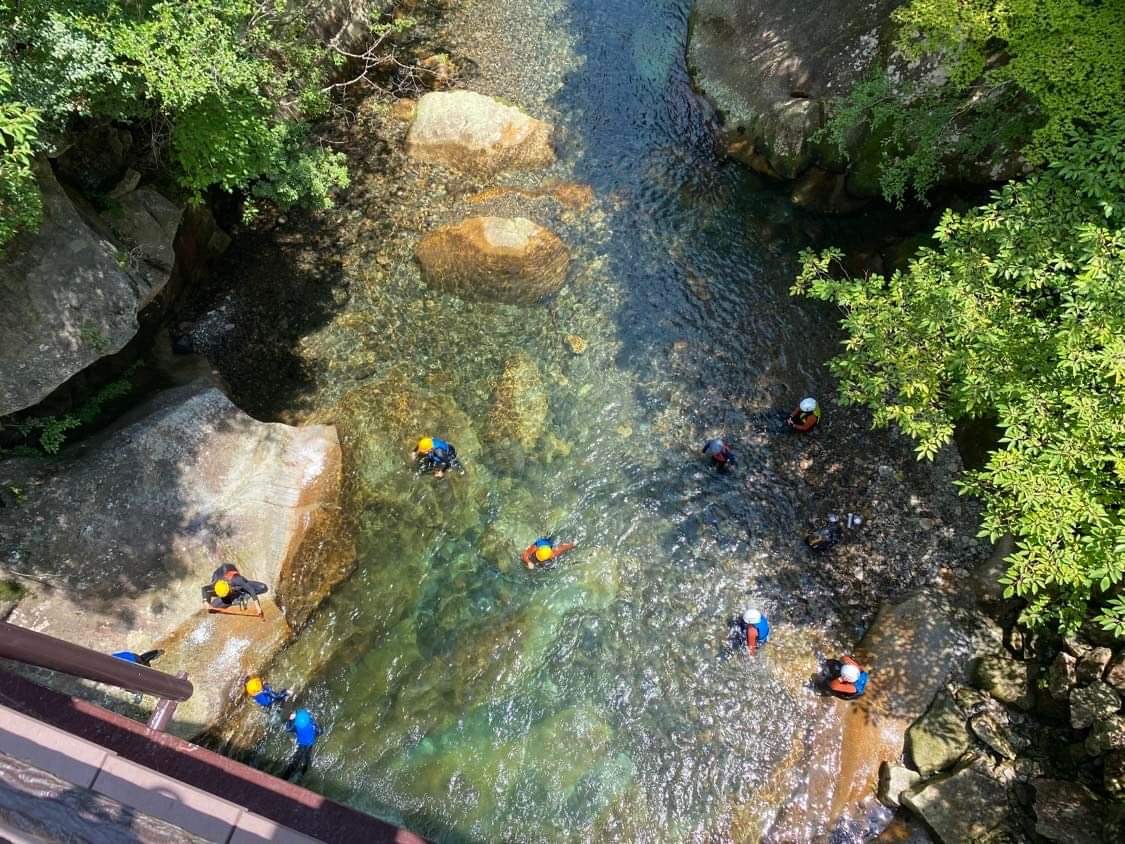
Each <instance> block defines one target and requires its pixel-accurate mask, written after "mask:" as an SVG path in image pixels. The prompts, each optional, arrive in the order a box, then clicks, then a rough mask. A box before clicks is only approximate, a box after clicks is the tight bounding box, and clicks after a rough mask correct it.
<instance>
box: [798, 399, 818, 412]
mask: <svg viewBox="0 0 1125 844" xmlns="http://www.w3.org/2000/svg"><path fill="white" fill-rule="evenodd" d="M814 410H816V399H814V398H813V397H812V396H810V397H809V398H807V399H801V413H812V412H813V411H814Z"/></svg>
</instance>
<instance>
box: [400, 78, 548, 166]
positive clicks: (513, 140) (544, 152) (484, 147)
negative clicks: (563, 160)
mask: <svg viewBox="0 0 1125 844" xmlns="http://www.w3.org/2000/svg"><path fill="white" fill-rule="evenodd" d="M406 150H407V153H408V154H409V155H410V156H411V157H412V158H416V159H418V160H420V161H427V162H432V163H436V164H444V165H446V166H449V167H455V168H457V169H462V170H469V171H472V172H478V173H493V172H496V171H499V170H505V169H510V168H517V169H536V168H540V167H546V166H547V165H549V164H551V163H552V162H554V160H555V153H554V150H553V149H552V147H551V126H550V125H549V124H547V123H544V122H543V121H542V120H536V119H535V118H534V117H531V116H529V115H527V114H525V113H524V112H522V111H520V110H519V109H518V108H515V107H514V106H510V105H505V104H504V103H501V102H499V101H498V100H495V99H493V98H492V97H487V96H485V95H483V94H478V93H475V92H473V91H431V92H430V93H428V94H426V95H425V96H423V97H422V98H421V99H420V100H419V101H418V108H417V111H416V112H415V115H414V121H413V123H412V124H411V126H410V132H409V134H408V135H407V136H406Z"/></svg>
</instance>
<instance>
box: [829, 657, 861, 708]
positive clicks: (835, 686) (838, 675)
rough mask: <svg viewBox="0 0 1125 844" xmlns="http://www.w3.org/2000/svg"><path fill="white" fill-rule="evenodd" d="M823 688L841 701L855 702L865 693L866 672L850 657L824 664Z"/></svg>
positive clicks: (831, 660)
mask: <svg viewBox="0 0 1125 844" xmlns="http://www.w3.org/2000/svg"><path fill="white" fill-rule="evenodd" d="M825 669H826V676H825V684H824V688H825V689H827V690H828V692H830V693H831V694H833V695H835V696H836V697H838V698H840V699H841V700H855V699H856V698H857V697H861V696H862V695H863V693H864V692H865V691H867V672H866V671H864V670H863V666H862V665H860V664H859V663H858V662H856V661H855V660H854V659H852V658H851V657H850V656H843V657H841V658H840V659H830V660H828V661H827V662H826V663H825Z"/></svg>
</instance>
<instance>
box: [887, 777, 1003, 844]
mask: <svg viewBox="0 0 1125 844" xmlns="http://www.w3.org/2000/svg"><path fill="white" fill-rule="evenodd" d="M902 802H903V804H904V805H906V806H908V807H909V808H910V810H911V811H912V812H914V813H915V814H917V815H919V816H920V817H921V818H922V819H923V820H924V821H925V822H926V825H927V826H928V827H929V828H930V829H931V830H932V831H933V833H934V834H935V835H936V836H937V837H938V839H939V840H940V841H944V842H949V844H952V842H956V841H977V840H980V839H982V838H984V837H985V836H986V835H987V834H988V833H990V832H991V831H992V830H994V829H996V828H997V827H999V826H1000V825H1001V824H1003V822H1004V820H1005V818H1006V817H1007V815H1008V805H1007V804H1008V796H1007V789H1005V787H1004V786H1003V785H1002V784H1001V783H999V782H997V781H996V780H995V779H994V778H992V777H991V776H989V775H988V774H986V773H984V772H982V771H980V770H979V769H977V768H976V767H974V766H972V765H969V766H966V767H962V768H960V769H958V770H956V771H954V772H953V773H951V774H947V775H945V776H941V777H938V778H937V779H933V780H927V781H926V782H925V783H923V784H921V785H919V786H916V787H915V788H913V789H911V790H910V791H908V792H906V793H905V794H903V795H902Z"/></svg>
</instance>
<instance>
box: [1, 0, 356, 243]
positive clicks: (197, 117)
mask: <svg viewBox="0 0 1125 844" xmlns="http://www.w3.org/2000/svg"><path fill="white" fill-rule="evenodd" d="M308 18H309V15H308V10H307V9H306V5H305V4H304V3H300V2H297V3H290V2H286V0H253V2H251V0H157V2H152V0H139V1H138V0H0V32H2V33H3V34H2V35H0V134H2V136H3V139H4V141H5V150H4V153H5V157H4V160H3V164H4V169H3V171H2V173H0V203H3V206H4V208H3V210H5V212H6V213H5V214H4V220H5V222H4V223H2V224H0V244H2V243H3V242H4V241H6V240H7V239H9V238H10V237H11V235H12V233H14V231H16V230H18V229H19V228H20V227H21V226H22V227H26V226H28V225H31V224H33V223H34V221H35V219H36V218H37V205H36V202H37V194H36V193H35V191H34V183H33V181H30V180H29V173H30V170H29V168H28V167H27V164H26V161H27V160H29V158H30V155H32V154H34V152H35V151H36V150H37V149H40V148H46V147H49V145H50V142H51V141H53V140H54V139H57V138H59V137H61V136H62V135H64V134H65V132H66V130H67V129H68V127H69V126H71V125H72V123H73V121H74V120H75V119H76V118H80V117H85V118H93V119H97V120H109V121H128V122H131V123H132V124H134V125H143V126H146V127H147V128H148V129H149V132H147V133H146V134H147V136H148V137H151V138H153V142H154V148H153V150H152V151H153V153H154V154H155V155H158V156H160V155H163V154H164V153H165V151H167V153H168V154H169V160H168V161H167V163H168V164H169V165H170V166H171V170H172V172H173V174H174V175H175V176H176V178H177V179H178V181H179V183H180V184H181V185H182V186H183V188H184V189H185V190H186V192H187V193H188V194H189V195H190V196H192V197H198V196H199V195H200V194H201V193H202V192H203V191H204V190H206V189H208V188H209V187H211V186H213V185H218V186H220V187H222V188H223V189H225V190H236V189H241V190H248V191H250V192H252V193H253V194H254V195H256V196H259V197H261V198H268V199H269V200H271V201H273V202H276V203H278V204H281V205H284V206H288V205H293V204H298V203H299V204H305V205H309V206H312V207H326V206H328V205H330V204H331V194H332V191H333V190H334V189H336V188H338V187H341V186H344V185H346V184H347V173H346V169H345V168H344V163H343V156H342V155H340V154H338V153H334V152H331V151H329V150H327V149H325V148H324V147H323V146H321V145H320V144H319V143H318V142H317V140H316V138H315V136H314V134H313V133H312V132H311V131H310V121H312V120H314V119H316V118H318V117H320V116H322V115H323V114H324V113H325V111H326V110H327V108H328V105H329V100H328V96H327V94H326V91H327V88H328V86H327V81H326V79H325V74H326V68H327V67H328V64H329V63H328V61H327V60H326V57H325V54H324V53H325V50H324V48H323V46H320V45H317V44H316V43H315V41H314V40H313V39H312V38H311V37H310V36H309V34H308V32H307V29H308ZM165 143H166V149H165ZM17 154H18V155H21V156H23V159H22V160H24V162H25V163H24V164H23V165H20V164H19V161H20V160H21V159H19V158H18V157H16V155H17ZM9 159H11V161H12V162H14V163H10V162H9ZM21 167H22V168H23V169H21ZM314 174H315V176H314Z"/></svg>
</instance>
